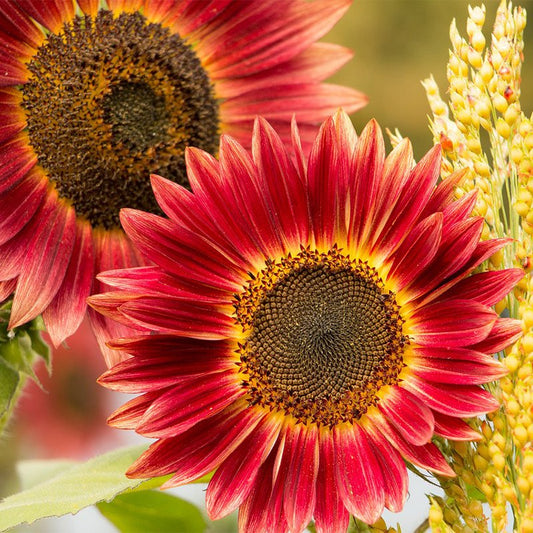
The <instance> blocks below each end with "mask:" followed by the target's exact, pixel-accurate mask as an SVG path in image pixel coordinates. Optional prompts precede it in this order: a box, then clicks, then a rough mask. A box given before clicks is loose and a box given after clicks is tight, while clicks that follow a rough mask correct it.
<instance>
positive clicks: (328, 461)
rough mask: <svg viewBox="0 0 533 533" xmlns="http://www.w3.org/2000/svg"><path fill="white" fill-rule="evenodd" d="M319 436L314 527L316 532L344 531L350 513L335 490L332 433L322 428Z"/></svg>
mask: <svg viewBox="0 0 533 533" xmlns="http://www.w3.org/2000/svg"><path fill="white" fill-rule="evenodd" d="M319 438H320V464H319V469H318V477H317V480H316V505H315V527H316V530H317V533H345V532H346V530H347V529H348V525H349V522H350V513H349V512H348V511H347V510H346V507H344V504H343V503H342V499H341V497H340V495H339V492H338V490H337V481H336V478H335V464H336V460H335V448H334V445H333V435H332V434H331V432H330V431H329V430H328V429H325V428H324V429H322V430H321V431H320V433H319Z"/></svg>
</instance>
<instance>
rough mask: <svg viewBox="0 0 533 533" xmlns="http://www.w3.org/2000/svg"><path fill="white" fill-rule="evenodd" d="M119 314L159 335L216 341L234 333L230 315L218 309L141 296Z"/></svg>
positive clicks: (120, 309)
mask: <svg viewBox="0 0 533 533" xmlns="http://www.w3.org/2000/svg"><path fill="white" fill-rule="evenodd" d="M91 302H92V303H94V299H91ZM119 311H120V312H121V313H122V314H123V315H125V316H126V317H127V318H129V319H131V320H132V323H134V324H138V325H139V326H142V327H143V328H145V327H148V328H149V329H154V330H156V331H159V332H161V333H174V334H177V335H187V336H189V337H194V338H198V339H212V340H217V339H224V338H227V337H229V336H231V335H233V334H234V330H235V320H234V319H233V318H232V317H231V316H229V314H230V313H231V311H228V314H226V313H224V312H221V311H220V310H219V309H217V306H215V305H212V304H208V303H202V302H194V301H183V300H178V299H175V298H162V297H155V296H152V297H151V296H146V297H142V296H140V297H139V298H136V299H132V300H130V301H127V302H125V303H123V304H122V305H121V306H120V308H119Z"/></svg>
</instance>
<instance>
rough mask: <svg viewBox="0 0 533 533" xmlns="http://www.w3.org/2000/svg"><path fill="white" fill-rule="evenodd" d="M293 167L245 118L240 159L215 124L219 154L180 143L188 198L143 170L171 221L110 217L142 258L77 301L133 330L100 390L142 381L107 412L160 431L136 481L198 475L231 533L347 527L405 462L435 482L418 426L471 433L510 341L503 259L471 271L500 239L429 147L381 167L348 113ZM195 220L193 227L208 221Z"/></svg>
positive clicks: (385, 498)
mask: <svg viewBox="0 0 533 533" xmlns="http://www.w3.org/2000/svg"><path fill="white" fill-rule="evenodd" d="M300 146H301V142H300V137H299V135H298V132H297V129H296V127H294V130H293V146H292V148H293V150H294V151H295V152H296V154H297V157H296V159H295V160H293V159H291V157H290V156H289V154H288V152H287V151H286V150H285V149H284V147H283V142H282V140H281V138H280V137H279V136H278V135H277V134H276V133H275V131H274V130H273V128H271V127H270V126H269V124H268V123H267V122H266V121H264V120H263V119H259V120H258V121H257V122H256V126H255V129H254V135H253V144H252V155H249V154H248V152H247V151H246V150H245V149H244V148H243V147H242V146H241V145H239V144H238V143H237V142H236V141H234V140H233V139H231V138H230V137H227V136H222V138H221V144H220V152H219V156H220V162H218V161H216V160H215V159H214V158H213V157H212V156H210V155H209V154H207V153H206V152H203V151H201V150H197V149H188V150H187V165H188V166H187V170H188V176H189V181H190V183H191V186H192V191H193V192H192V193H191V192H189V191H188V190H186V189H184V188H183V187H181V186H180V185H177V184H175V183H172V182H170V181H167V180H164V179H163V178H160V177H153V181H152V183H153V187H154V191H155V194H156V197H157V199H158V202H159V204H160V206H161V208H162V210H163V211H164V212H165V213H166V215H168V217H169V218H162V217H159V216H157V215H153V214H147V213H143V212H140V211H135V210H129V209H128V210H123V211H122V216H121V220H122V224H123V226H124V228H125V231H126V234H127V235H128V236H129V237H130V239H131V240H132V241H133V242H134V243H135V245H136V246H137V247H138V250H139V251H140V253H142V254H143V256H144V257H145V258H146V259H147V260H149V261H151V262H152V264H153V266H149V267H139V268H136V269H135V268H132V269H126V270H116V271H113V272H109V273H106V274H104V275H103V276H102V280H103V281H104V282H105V283H107V284H109V285H112V286H114V287H115V288H116V290H115V291H112V292H108V293H106V294H103V295H97V296H93V297H92V298H91V299H90V301H91V303H92V305H94V306H95V307H96V308H97V309H99V310H101V311H102V312H104V313H105V314H107V315H109V316H111V317H113V318H115V319H116V320H120V321H122V322H123V323H124V324H127V325H130V326H135V327H142V328H146V329H148V330H150V332H151V334H150V335H144V336H140V337H137V338H134V339H127V340H117V341H115V342H114V343H113V346H114V347H115V348H119V349H121V350H124V351H126V352H127V353H129V354H130V355H131V356H132V357H131V358H129V359H127V360H125V361H123V362H121V363H119V364H117V365H116V366H115V367H114V368H112V369H110V370H109V371H107V372H106V373H105V374H104V375H103V376H102V377H101V378H100V381H101V383H102V384H104V385H105V386H107V387H109V388H112V389H117V390H121V391H125V392H129V393H142V395H141V396H139V397H137V398H135V399H134V400H132V401H130V402H128V403H127V404H126V405H124V406H123V407H122V408H120V409H119V410H118V411H116V412H115V413H114V414H113V415H112V416H111V418H110V423H111V424H112V425H114V426H117V427H120V428H128V429H135V430H136V431H137V432H138V433H140V434H141V435H145V436H147V437H151V438H157V439H158V441H157V442H156V443H154V444H153V445H152V446H151V447H150V449H149V450H148V451H147V452H146V453H144V455H142V456H141V458H140V459H139V460H138V461H137V462H136V463H135V464H134V465H133V466H132V467H131V468H130V470H129V472H128V475H130V476H132V477H151V476H159V475H164V474H171V473H172V474H174V475H173V477H172V478H171V479H170V480H169V481H168V482H167V483H166V484H165V486H167V487H170V486H174V485H181V484H184V483H188V482H190V481H192V480H194V479H196V478H198V477H200V476H203V475H204V474H207V473H208V472H211V471H212V470H216V471H215V474H214V477H213V478H212V480H211V481H210V483H209V486H208V489H207V497H206V498H207V510H208V513H209V515H210V516H211V517H212V518H214V519H216V518H219V517H222V516H224V515H226V514H228V513H229V512H231V511H233V510H234V509H236V508H237V507H240V514H239V524H240V530H241V531H245V532H250V533H251V532H253V533H256V532H260V531H269V532H285V531H292V532H300V531H302V530H303V529H304V528H305V527H306V525H307V524H308V523H309V521H310V520H311V519H312V518H314V520H315V525H316V528H317V531H321V532H332V531H345V530H346V528H347V526H348V520H349V515H350V514H353V515H355V516H356V517H358V518H360V519H361V520H364V521H365V522H368V523H373V522H374V521H376V520H377V519H378V517H379V516H380V515H381V513H382V511H383V509H384V507H387V508H388V509H390V510H392V511H398V510H399V509H401V508H402V506H403V503H404V501H405V497H406V492H407V484H408V477H407V472H406V466H405V464H404V459H405V460H407V461H409V462H411V463H413V464H415V465H418V466H420V467H423V468H426V469H429V470H431V471H433V472H437V473H439V474H441V475H453V472H452V470H451V469H450V467H449V466H448V464H447V463H446V462H445V460H444V458H443V456H442V455H441V454H440V452H439V451H438V449H437V447H436V446H435V445H434V444H432V443H431V439H432V437H433V435H440V436H443V437H446V438H450V439H457V440H463V439H473V438H476V436H477V433H476V432H475V431H473V430H472V429H471V428H470V426H469V425H467V424H466V422H464V421H463V420H462V418H464V417H472V416H476V415H480V414H483V413H486V412H488V411H491V410H493V409H495V408H497V407H498V403H497V401H496V400H495V399H494V398H493V397H492V396H491V395H490V394H489V393H488V392H487V391H486V390H484V389H483V388H482V387H480V384H483V383H486V382H488V381H491V380H494V379H496V378H499V377H501V376H502V375H503V374H504V373H505V370H504V368H503V366H502V364H501V363H500V362H499V361H498V360H497V359H495V358H494V357H492V356H491V354H493V353H495V352H497V351H499V350H501V349H502V348H503V347H505V346H506V345H508V344H509V343H511V342H512V341H513V340H514V339H516V338H517V337H518V335H519V334H520V325H519V323H518V322H517V321H514V320H511V319H506V318H500V317H498V315H497V314H496V313H495V312H494V311H493V310H492V309H491V307H490V306H491V305H493V304H494V303H495V302H498V301H499V300H501V299H502V298H503V297H504V295H505V294H506V293H507V292H508V291H509V290H510V288H511V287H512V286H513V284H514V283H515V282H516V281H517V280H518V279H520V278H521V276H522V271H521V270H520V269H509V270H502V271H491V272H480V273H475V274H472V271H473V270H474V269H475V268H476V267H478V266H479V265H480V264H481V263H482V262H483V261H484V260H486V259H487V258H488V257H490V256H491V255H492V254H493V253H495V252H496V251H497V250H499V249H500V248H501V247H502V246H503V245H504V244H505V243H506V242H507V241H506V240H491V241H484V242H480V240H479V239H480V233H481V229H482V225H483V219H482V218H480V217H471V216H470V212H471V210H472V208H473V206H474V203H475V196H474V195H472V194H469V195H467V196H465V197H463V198H462V199H461V200H459V201H454V200H453V190H454V186H455V185H456V184H457V182H458V180H459V179H460V178H461V176H462V174H461V173H457V174H454V175H453V176H451V177H450V178H448V179H447V180H446V181H444V182H442V183H441V184H439V185H438V186H436V182H437V178H438V176H439V169H440V147H438V146H437V147H435V148H433V149H432V150H431V151H430V152H429V153H428V154H427V155H426V156H425V157H424V158H423V159H422V160H421V161H420V162H419V163H418V164H416V165H413V157H412V153H411V147H410V144H409V142H408V141H404V142H402V143H401V144H400V145H399V146H398V147H397V148H395V149H394V151H393V152H392V153H391V154H390V155H389V156H388V157H385V150H384V143H383V138H382V136H381V132H380V130H379V129H378V127H377V124H376V123H375V122H371V123H370V124H369V125H368V126H367V127H366V128H365V130H364V131H363V132H362V134H361V136H360V138H358V139H357V137H356V135H355V132H354V130H353V127H352V125H351V123H350V121H349V119H348V117H347V116H346V115H344V114H338V115H337V116H336V117H335V118H332V119H329V120H328V121H327V122H326V123H325V124H324V125H323V127H322V128H321V130H320V133H319V136H318V138H317V139H316V141H315V143H314V145H313V147H312V149H311V153H310V157H309V160H308V161H306V159H305V158H304V156H303V153H302V151H301V149H300ZM205 213H209V215H210V216H209V217H205Z"/></svg>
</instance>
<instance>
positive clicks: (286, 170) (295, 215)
mask: <svg viewBox="0 0 533 533" xmlns="http://www.w3.org/2000/svg"><path fill="white" fill-rule="evenodd" d="M252 153H253V158H254V161H255V163H256V165H257V169H258V171H259V177H260V179H261V183H260V187H261V188H262V189H263V190H265V191H268V192H269V196H270V198H271V199H272V207H273V211H274V212H275V216H276V218H277V220H278V224H279V225H280V226H281V230H282V231H281V234H282V235H283V236H284V237H285V238H286V239H287V240H288V242H287V246H288V248H289V250H290V249H291V248H293V247H295V246H298V245H299V244H301V243H305V242H308V236H309V226H308V211H307V194H306V190H305V188H304V184H303V183H302V182H301V181H300V179H299V176H298V174H297V172H296V169H295V168H294V165H293V163H292V161H291V159H290V158H289V155H288V154H287V151H286V150H285V147H284V145H283V143H282V141H281V139H280V138H279V136H278V135H277V133H276V132H275V131H274V130H273V128H272V127H271V126H270V125H269V124H268V122H266V120H264V119H261V118H258V119H257V120H256V122H255V126H254V134H253V143H252Z"/></svg>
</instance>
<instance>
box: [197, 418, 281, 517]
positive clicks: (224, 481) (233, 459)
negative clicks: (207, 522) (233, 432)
mask: <svg viewBox="0 0 533 533" xmlns="http://www.w3.org/2000/svg"><path fill="white" fill-rule="evenodd" d="M279 431H280V423H279V419H277V418H275V417H265V418H264V419H263V420H262V421H261V422H260V423H259V424H258V425H257V426H256V428H255V429H254V431H253V432H252V434H251V435H249V436H248V438H247V439H246V440H245V441H244V442H243V443H242V444H241V445H240V446H239V447H238V448H237V449H236V450H235V451H234V452H233V453H232V454H231V455H230V456H229V457H228V458H227V459H226V460H225V461H224V462H223V463H222V464H221V465H220V466H219V467H218V469H217V471H216V472H215V475H214V476H213V478H212V479H211V481H210V482H209V486H208V487H207V493H206V507H207V513H208V515H209V518H211V520H217V519H219V518H222V517H224V516H226V515H228V514H229V513H231V512H232V511H234V510H235V509H236V508H237V507H238V506H239V505H241V503H242V502H243V501H244V500H245V499H246V497H247V496H248V494H249V493H250V490H251V489H252V487H253V485H254V484H255V481H256V478H257V474H258V471H259V468H260V467H261V465H262V464H263V463H264V462H265V460H266V458H267V457H268V455H269V454H270V452H271V450H272V447H273V446H274V444H275V442H276V440H277V438H278V435H279Z"/></svg>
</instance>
